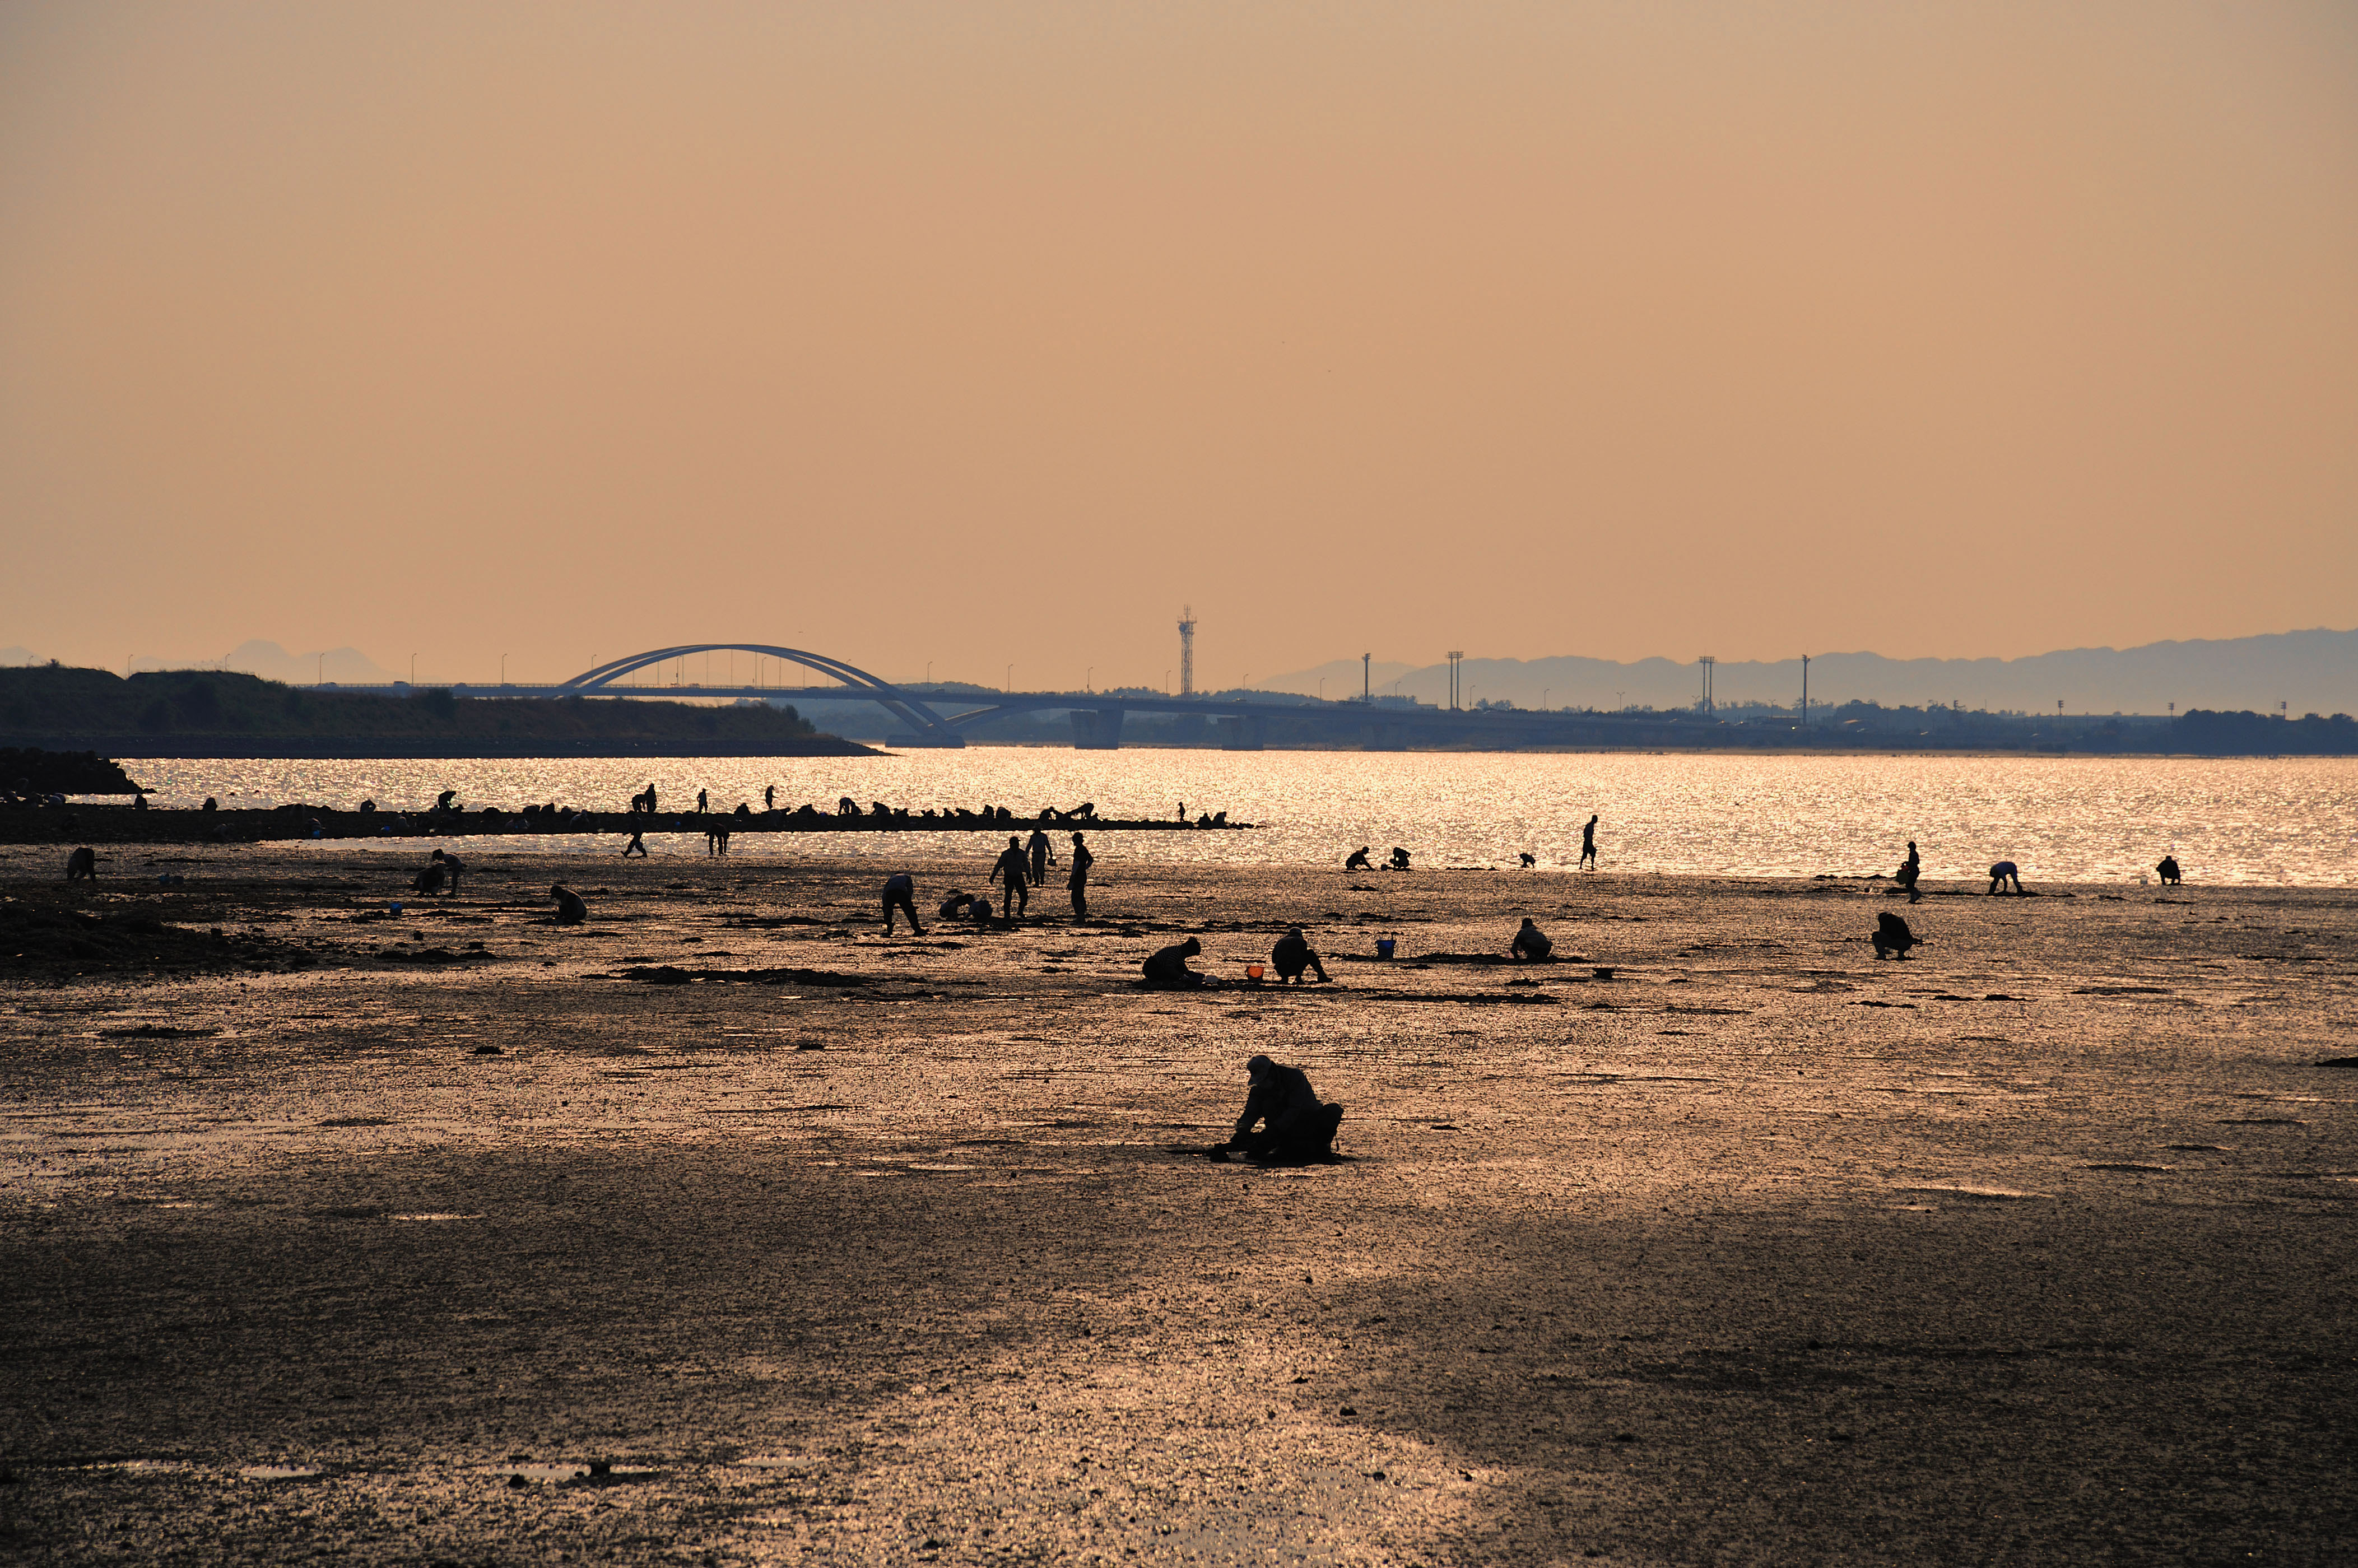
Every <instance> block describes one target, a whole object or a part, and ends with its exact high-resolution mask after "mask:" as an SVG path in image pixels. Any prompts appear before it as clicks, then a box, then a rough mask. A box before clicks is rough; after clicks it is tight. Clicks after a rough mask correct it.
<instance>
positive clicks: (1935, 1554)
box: [0, 838, 2358, 1564]
mask: <svg viewBox="0 0 2358 1568" xmlns="http://www.w3.org/2000/svg"><path fill="white" fill-rule="evenodd" d="M428 847H430V846H427V845H423V844H421V845H420V846H419V847H418V855H419V857H420V860H421V863H422V857H423V855H424V853H425V851H426V849H427V848H428ZM1098 853H1099V855H1100V857H1101V858H1100V860H1099V861H1098V875H1097V877H1096V879H1095V881H1094V882H1093V885H1092V896H1091V905H1092V914H1093V915H1094V916H1095V918H1094V919H1093V920H1092V921H1091V922H1089V923H1087V924H1083V925H1076V924H1074V923H1073V922H1072V921H1071V920H1070V919H1069V916H1068V912H1067V911H1066V910H1065V907H1064V905H1065V895H1064V890H1063V888H1062V887H1061V885H1059V879H1058V877H1057V875H1056V873H1054V872H1052V874H1051V885H1050V886H1048V887H1045V888H1043V889H1041V890H1039V891H1038V892H1036V893H1035V894H1034V895H1033V905H1032V909H1033V914H1040V915H1044V916H1046V918H1044V919H1043V920H1041V921H1039V922H1038V923H1036V924H1028V925H1020V926H1017V927H1015V928H1013V929H1004V930H999V929H994V930H988V931H979V930H976V929H973V928H972V927H971V926H970V925H966V924H964V923H960V922H957V921H951V920H942V921H936V920H934V919H932V918H931V915H930V911H931V910H932V909H933V907H934V905H935V903H937V902H938V901H939V899H940V898H941V896H942V895H943V894H944V893H945V892H947V891H948V890H949V889H950V888H951V887H953V886H956V887H961V888H964V889H965V890H967V891H968V892H976V891H980V889H981V884H982V881H983V877H984V875H985V872H986V871H987V868H988V865H989V860H990V855H989V851H988V850H987V849H983V847H982V846H981V844H978V846H977V849H976V852H975V853H973V854H971V855H967V856H961V857H958V858H955V859H933V860H918V861H916V862H915V863H914V864H912V865H910V866H909V867H908V868H907V869H908V870H910V871H912V872H913V873H914V876H915V877H916V880H917V886H918V899H919V906H920V908H921V909H924V910H925V911H927V912H928V921H927V931H926V935H925V937H924V938H923V939H916V938H912V937H910V936H908V935H905V934H904V935H896V936H893V937H891V938H886V937H884V936H883V935H882V931H881V919H880V916H879V913H878V901H877V887H878V883H879V881H881V872H880V871H879V869H878V866H877V863H876V862H875V860H872V859H859V860H854V859H849V858H839V859H820V858H805V859H795V860H781V859H775V858H771V859H761V860H753V859H745V860H708V859H706V858H703V857H701V856H698V857H694V858H690V857H687V856H681V855H672V856H664V855H658V857H657V858H655V859H654V860H647V861H635V860H634V861H628V862H625V861H622V860H617V859H615V858H613V857H612V856H611V854H608V855H606V856H603V857H600V858H596V859H590V858H581V859H568V858H566V857H565V856H563V855H560V854H555V853H551V852H549V851H546V850H537V849H535V850H529V851H521V852H517V853H513V854H511V853H507V852H504V851H502V850H498V849H489V848H482V849H476V848H472V847H471V849H469V851H468V852H467V858H468V860H469V861H470V870H469V872H468V874H467V876H466V878H465V880H464V881H463V883H462V885H461V889H460V892H459V893H458V894H457V895H456V896H455V897H441V898H425V897H420V896H417V895H416V894H413V893H411V892H407V891H406V877H407V875H408V873H409V871H412V870H414V869H415V867H414V866H413V865H410V864H407V863H402V864H399V865H396V864H395V862H394V860H393V859H392V857H389V856H388V855H386V854H384V853H382V852H375V851H350V852H343V851H339V850H338V849H336V847H335V846H332V845H329V846H309V847H305V848H295V847H277V846H269V847H254V846H246V847H233V848H223V849H214V848H179V847H169V846H153V847H146V846H141V847H129V846H126V847H124V849H123V850H122V852H121V854H120V856H119V857H118V858H117V859H114V860H110V861H108V862H107V864H106V867H105V875H104V876H103V880H102V881H100V883H99V884H98V885H97V887H96V889H95V890H91V889H88V888H86V887H82V888H75V889H68V888H67V887H66V886H65V885H64V884H63V883H62V882H60V881H58V878H59V875H60V874H61V851H53V850H51V849H39V850H33V849H6V850H0V900H5V903H0V961H5V964H6V968H5V992H0V1042H5V1044H0V1472H5V1479H0V1550H5V1552H7V1553H8V1554H10V1555H13V1556H17V1557H21V1558H23V1559H25V1560H27V1561H34V1562H76V1563H80V1562H124V1563H279V1562H290V1561H296V1560H304V1559H315V1558H330V1559H334V1560H338V1561H351V1562H359V1563H469V1564H474V1563H564V1562H575V1563H789V1562H792V1563H1033V1562H1039V1563H1093V1562H1102V1563H1259V1562H1287V1563H1293V1562H1309V1563H1416V1564H1454V1563H1554V1562H1605V1563H1799V1562H1809V1563H1984V1562H2003V1563H2089V1562H2137V1563H2153V1562H2226V1561H2235V1562H2244V1561H2259V1562H2279V1563H2321V1562H2328V1561H2334V1560H2344V1561H2346V1560H2347V1556H2348V1554H2349V1553H2350V1552H2352V1551H2353V1542H2358V1501H2353V1498H2358V1486H2353V1481H2358V1476H2353V1471H2358V1464H2353V1449H2352V1445H2351V1444H2350V1441H2349V1433H2351V1432H2352V1431H2353V1430H2358V1310H2353V1308H2358V1249H2353V1240H2358V1136H2353V1129H2358V1119H2353V1106H2352V1102H2353V1099H2358V1066H2353V1065H2350V1062H2349V1059H2350V1058H2353V1056H2358V1031H2353V1022H2354V1021H2358V988H2353V975H2358V963H2354V962H2353V936H2354V935H2358V893H2353V892H2350V891H2347V890H2335V889H2321V888H2310V889H2269V888H2262V887H2235V888H2209V887H2201V886H2189V887H2186V888H2184V889H2168V890H2164V889H2159V888H2136V887H2128V888H2122V887H2117V886H2113V887H2102V888H2099V887H2094V886H2077V887H2073V886H2050V887H2048V888H2045V889H2043V890H2042V891H2043V893H2044V896H2039V897H2031V898H2021V899H2015V898H1989V897H1985V896H1983V895H1982V892H1981V887H1980V885H1979V884H1973V885H1961V884H1935V885H1932V886H1931V896H1929V897H1927V898H1926V899H1925V900H1924V902H1923V903H1920V904H1918V905H1915V906H1913V907H1909V906H1906V905H1905V904H1904V903H1903V902H1902V901H1900V900H1899V899H1898V898H1897V897H1896V896H1894V895H1893V894H1891V893H1890V892H1888V890H1887V884H1885V883H1879V882H1877V883H1862V882H1859V881H1833V880H1815V881H1811V880H1713V879H1705V878H1696V877H1652V876H1625V875H1617V874H1612V873H1609V872H1608V873H1605V874H1598V875H1589V876H1581V875H1573V874H1566V873H1547V874H1519V873H1514V872H1507V871H1422V870H1420V871H1412V872H1408V873H1404V874H1394V873H1379V874H1375V875H1365V874H1363V875H1357V876H1351V875H1346V874H1344V873H1341V872H1339V871H1315V870H1308V871H1305V870H1299V869H1290V868H1281V869H1271V870H1262V869H1257V868H1253V867H1250V866H1238V865H1186V866H1174V865H1152V866H1141V865H1137V864H1134V863H1130V862H1126V861H1125V860H1124V859H1123V857H1122V855H1121V853H1120V839H1119V838H1109V840H1108V841H1105V842H1101V843H1100V844H1099V845H1098ZM168 878H177V879H178V880H177V881H167V880H163V879H168ZM552 881H564V882H566V883H567V884H568V885H570V886H572V887H574V888H576V889H578V890H579V891H580V892H582V894H583V895H584V897H585V898H586V899H587V901H588V903H589V904H590V912H591V917H590V923H589V924H588V925H585V926H582V927H577V928H561V927H558V926H556V925H552V924H550V923H549V917H548V909H549V904H548V899H547V890H548V887H549V884H550V883H551V882H552ZM395 902H398V903H402V904H403V905H404V906H405V907H404V908H403V911H402V913H401V914H398V915H395V914H391V913H390V912H389V910H388V905H389V904H390V903H395ZM1884 910H1895V911H1899V912H1901V913H1904V914H1905V915H1906V916H1907V917H1908V919H1909V921H1910V922H1911V924H1912V925H1914V927H1915V929H1916V931H1917V934H1918V935H1920V936H1921V937H1923V938H1924V939H1925V943H1924V946H1920V948H1918V949H1917V951H1916V954H1915V956H1914V957H1911V958H1909V959H1908V960H1906V961H1904V962H1897V961H1880V962H1879V961H1877V959H1876V958H1875V957H1874V954H1873V950H1872V949H1871V947H1870V946H1868V944H1867V941H1866V936H1867V934H1868V932H1869V931H1871V930H1872V929H1873V928H1874V925H1875V917H1876V914H1877V913H1878V912H1880V911H1884ZM1525 914H1530V915H1532V916H1534V917H1535V918H1536V919H1537V920H1538V922H1539V923H1540V925H1541V926H1543V927H1544V928H1545V929H1546V930H1547V931H1548V932H1549V933H1550V934H1551V935H1552V936H1553V937H1554V938H1555V940H1556V944H1557V947H1556V954H1557V961H1556V962H1553V963H1552V964H1548V965H1545V966H1539V967H1523V966H1514V965H1509V964H1507V963H1504V962H1492V961H1488V959H1489V958H1490V957H1491V956H1494V955H1495V956H1499V957H1503V955H1504V953H1505V949H1506V944H1507V942H1508V940H1509V937H1510V936H1511V935H1512V934H1513V932H1514V930H1515V927H1516V924H1517V921H1518V920H1519V919H1520V917H1521V916H1523V915H1525ZM1294 922H1298V923H1300V924H1302V925H1303V926H1304V927H1305V929H1306V931H1307V933H1308V935H1310V938H1311V940H1312V941H1313V943H1314V945H1315V946H1317V947H1318V949H1319V950H1320V952H1321V953H1322V954H1323V955H1325V957H1326V960H1327V966H1328V969H1329V972H1330V973H1331V974H1332V975H1333V976H1334V981H1335V983H1333V984H1331V985H1326V986H1308V987H1302V988H1292V987H1278V986H1274V985H1268V984H1262V985H1258V986H1256V985H1252V984H1249V983H1243V978H1244V975H1245V965H1246V963H1247V962H1249V961H1255V960H1265V959H1266V957H1267V955H1268V952H1269V947H1270V945H1271V941H1273V940H1274V938H1275V936H1276V935H1278V934H1279V933H1280V932H1282V930H1283V928H1284V926H1285V925H1287V924H1289V923H1294ZM1182 935H1198V936H1200V937H1201V938H1202V939H1203V942H1204V946H1205V953H1204V957H1203V958H1202V959H1201V960H1199V965H1200V967H1201V968H1204V969H1206V971H1207V972H1210V973H1213V974H1215V975H1217V976H1218V977H1219V978H1220V979H1222V980H1223V981H1224V982H1232V983H1225V984H1223V985H1222V986H1221V987H1220V988H1218V989H1209V990H1205V991H1200V992H1187V993H1172V992H1151V991H1146V990H1142V989H1139V988H1138V987H1137V985H1136V984H1135V983H1134V982H1135V981H1136V979H1137V977H1138V965H1139V961H1140V959H1141V958H1142V957H1144V956H1145V955H1146V953H1147V952H1149V951H1151V950H1152V948H1153V947H1155V946H1161V945H1163V944H1165V943H1169V942H1174V941H1177V940H1178V939H1179V938H1180V936H1182ZM1378 936H1390V937H1393V938H1395V939H1396V941H1397V951H1398V955H1399V956H1398V957H1396V958H1395V959H1393V960H1392V961H1391V962H1390V963H1383V962H1379V961H1377V960H1376V959H1375V957H1374V956H1373V954H1374V943H1375V940H1376V938H1377V937H1378ZM1256 1052H1261V1053H1267V1054H1271V1055H1272V1056H1275V1057H1277V1058H1279V1059H1280V1060H1282V1061H1287V1062H1292V1063H1294V1064H1296V1065H1300V1066H1302V1067H1303V1068H1304V1069H1305V1070H1306V1071H1307V1072H1308V1073H1309V1075H1310V1076H1311V1078H1312V1080H1313V1082H1314V1084H1315V1085H1316V1087H1317V1088H1318V1090H1319V1092H1320V1093H1321V1094H1322V1095H1323V1096H1324V1097H1325V1098H1328V1099H1333V1100H1339V1101H1341V1102H1342V1103H1343V1104H1344V1105H1345V1106H1347V1117H1346V1119H1345V1121H1344V1123H1343V1128H1342V1132H1341V1136H1340V1137H1339V1139H1338V1140H1337V1147H1338V1149H1339V1151H1340V1152H1341V1153H1342V1154H1343V1156H1344V1159H1343V1160H1342V1161H1341V1162H1338V1163H1335V1164H1323V1165H1313V1166H1307V1167H1301V1168H1282V1167H1271V1168H1260V1167H1255V1166H1251V1165H1247V1164H1233V1163H1214V1162H1207V1161H1206V1160H1205V1159H1203V1158H1202V1157H1201V1151H1202V1150H1203V1149H1204V1148H1205V1146H1206V1145H1207V1144H1210V1143H1212V1142H1214V1141H1217V1140H1219V1139H1221V1138H1223V1137H1224V1136H1225V1135H1226V1133H1227V1130H1228V1125H1229V1124H1230V1122H1231V1121H1232V1120H1233V1119H1234V1117H1235V1116H1236V1114H1237V1111H1238V1107H1239V1105H1240V1103H1241V1100H1242V1098H1243V1094H1244V1087H1245V1084H1244V1072H1243V1065H1244V1062H1245V1059H1246V1058H1247V1057H1249V1056H1250V1055H1252V1054H1255V1053H1256ZM2337 1061H2339V1062H2340V1063H2341V1065H2331V1064H2334V1063H2336V1062H2337Z"/></svg>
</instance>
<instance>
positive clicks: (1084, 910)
mask: <svg viewBox="0 0 2358 1568" xmlns="http://www.w3.org/2000/svg"><path fill="white" fill-rule="evenodd" d="M1097 860H1098V858H1097V857H1096V856H1095V855H1092V854H1090V853H1089V847H1088V846H1087V844H1084V843H1082V842H1081V836H1080V835H1079V834H1077V833H1076V834H1074V835H1073V869H1072V870H1071V871H1067V872H1066V873H1065V886H1066V887H1068V888H1070V889H1072V890H1073V918H1074V919H1075V920H1087V918H1088V917H1089V868H1090V867H1091V866H1094V865H1096V864H1097Z"/></svg>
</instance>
